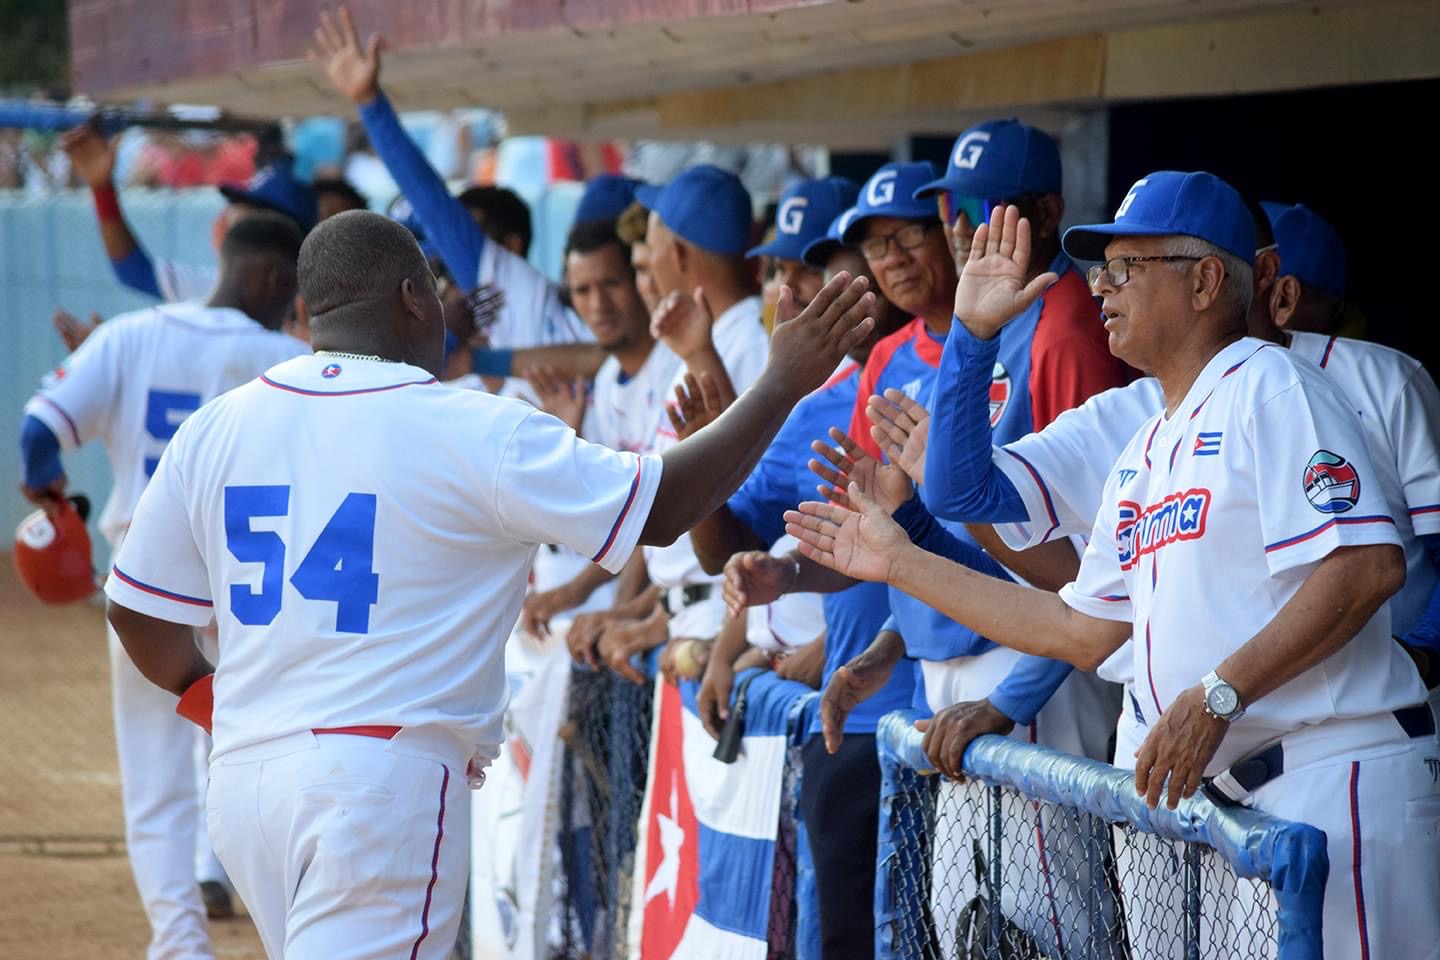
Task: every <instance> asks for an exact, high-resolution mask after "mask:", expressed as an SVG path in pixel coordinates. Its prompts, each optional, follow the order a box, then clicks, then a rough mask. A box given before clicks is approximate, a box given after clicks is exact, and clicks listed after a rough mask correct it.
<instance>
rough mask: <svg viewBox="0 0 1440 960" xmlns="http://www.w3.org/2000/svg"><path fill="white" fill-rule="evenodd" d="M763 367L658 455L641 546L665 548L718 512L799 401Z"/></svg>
mask: <svg viewBox="0 0 1440 960" xmlns="http://www.w3.org/2000/svg"><path fill="white" fill-rule="evenodd" d="M771 371H772V368H767V369H766V371H765V373H763V374H761V376H760V379H759V380H757V381H756V382H755V383H754V385H753V386H751V387H750V389H749V390H746V391H745V393H744V395H742V396H741V397H740V398H739V399H738V400H736V401H735V402H734V403H732V404H731V405H730V407H729V409H727V410H726V411H725V412H724V413H722V414H721V415H720V417H719V419H717V420H716V421H715V422H714V423H712V424H710V425H709V426H707V427H706V428H705V429H703V430H701V431H700V432H699V433H697V434H695V435H694V436H692V437H690V438H689V439H688V440H686V441H685V442H684V443H679V444H676V445H675V446H673V447H671V448H670V449H668V450H666V451H665V452H664V454H663V457H664V460H665V468H664V471H663V472H662V473H661V476H660V489H659V490H657V491H656V493H655V502H654V505H653V506H652V507H651V510H650V516H649V518H648V519H647V520H646V522H645V529H644V531H643V532H642V533H641V535H640V539H641V542H642V543H647V544H656V545H662V544H670V543H674V542H675V540H676V539H677V538H678V537H679V536H680V535H681V534H682V533H684V532H685V531H687V530H689V529H690V528H691V527H693V526H695V524H697V523H699V522H700V521H701V520H702V519H704V518H705V517H708V516H709V515H710V514H712V513H714V512H715V511H716V510H718V509H719V508H720V507H721V506H722V505H723V504H724V502H725V500H726V499H728V498H729V497H730V495H731V494H732V493H734V492H735V491H736V490H738V489H739V488H740V484H741V483H743V482H744V481H745V478H746V477H747V476H749V475H750V471H751V470H753V469H754V468H755V464H756V463H758V462H759V461H760V456H761V455H762V454H763V453H764V452H765V448H766V447H768V446H769V445H770V441H771V440H773V439H774V437H775V434H776V433H777V432H778V431H779V430H780V426H781V424H782V423H784V421H785V417H786V415H788V414H789V412H790V410H791V409H793V408H794V406H795V404H796V403H797V402H799V400H800V397H799V396H796V393H795V390H794V388H793V387H792V386H790V385H789V384H783V383H779V382H777V381H778V380H779V379H781V377H780V375H778V374H774V373H772V372H771Z"/></svg>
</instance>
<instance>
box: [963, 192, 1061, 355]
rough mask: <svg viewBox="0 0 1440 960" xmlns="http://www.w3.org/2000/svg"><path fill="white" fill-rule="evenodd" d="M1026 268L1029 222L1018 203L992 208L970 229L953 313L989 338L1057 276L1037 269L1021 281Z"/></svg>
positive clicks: (1022, 309)
mask: <svg viewBox="0 0 1440 960" xmlns="http://www.w3.org/2000/svg"><path fill="white" fill-rule="evenodd" d="M1029 271H1030V221H1029V220H1026V219H1025V218H1024V217H1021V216H1020V208H1019V207H1016V206H1013V205H1012V206H999V207H996V208H995V210H994V212H992V213H991V214H990V222H989V223H987V224H983V225H982V226H981V227H980V229H979V230H977V231H976V232H975V240H974V242H973V243H972V244H971V246H970V259H969V260H967V261H966V262H965V269H964V270H962V271H961V272H960V282H959V283H958V284H956V286H955V315H956V316H957V317H959V318H960V322H961V323H963V324H965V328H966V329H967V330H969V331H970V332H971V333H972V334H974V335H975V336H976V337H979V338H980V339H981V340H989V339H990V338H991V337H993V336H995V334H997V333H999V332H1000V328H1001V327H1003V326H1005V324H1006V323H1008V322H1009V321H1010V320H1012V319H1014V318H1015V317H1017V316H1019V315H1020V314H1021V313H1023V312H1024V311H1025V308H1026V307H1028V306H1030V304H1032V303H1034V302H1035V298H1036V297H1038V296H1040V294H1041V293H1043V292H1044V290H1045V288H1046V287H1048V286H1049V285H1050V284H1052V283H1054V282H1055V281H1056V280H1057V279H1058V278H1057V277H1056V275H1055V274H1053V273H1042V274H1041V275H1040V276H1038V277H1036V278H1035V279H1034V280H1031V281H1030V282H1029V283H1028V284H1027V283H1026V282H1025V276H1026V274H1027V273H1029Z"/></svg>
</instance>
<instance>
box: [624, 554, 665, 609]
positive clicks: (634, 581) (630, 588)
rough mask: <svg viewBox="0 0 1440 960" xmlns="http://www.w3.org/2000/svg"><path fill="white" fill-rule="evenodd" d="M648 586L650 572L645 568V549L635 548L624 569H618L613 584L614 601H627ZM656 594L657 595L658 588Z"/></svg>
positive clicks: (638, 594)
mask: <svg viewBox="0 0 1440 960" xmlns="http://www.w3.org/2000/svg"><path fill="white" fill-rule="evenodd" d="M649 586H650V572H649V571H648V570H646V569H645V551H644V550H636V551H635V552H634V553H632V554H631V555H630V559H629V560H628V561H627V562H626V564H625V569H624V570H621V571H620V577H619V580H618V581H617V582H616V584H615V601H616V603H617V604H621V603H629V602H630V601H632V600H634V599H635V598H636V597H638V596H640V595H641V594H642V593H644V592H645V590H646V588H647V587H649ZM656 595H657V596H658V595H659V591H658V588H657V590H656Z"/></svg>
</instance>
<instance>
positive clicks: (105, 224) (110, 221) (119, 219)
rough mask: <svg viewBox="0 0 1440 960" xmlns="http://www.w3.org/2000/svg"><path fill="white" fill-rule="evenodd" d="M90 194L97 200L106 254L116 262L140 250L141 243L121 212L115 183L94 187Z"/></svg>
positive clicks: (96, 207) (101, 234) (97, 213)
mask: <svg viewBox="0 0 1440 960" xmlns="http://www.w3.org/2000/svg"><path fill="white" fill-rule="evenodd" d="M90 194H91V196H92V197H93V198H94V200H95V214H96V218H97V219H98V220H99V221H100V240H101V241H102V242H103V243H104V244H105V256H107V257H109V258H110V260H111V262H115V261H118V260H124V259H125V258H126V257H128V256H130V255H131V254H132V253H134V252H135V251H136V250H139V249H140V244H139V242H138V241H137V240H136V239H135V235H134V234H133V233H131V232H130V225H129V224H128V223H126V222H125V217H124V215H123V214H122V213H121V212H120V198H119V194H118V193H117V192H116V190H115V184H113V183H106V184H104V185H102V186H96V187H92V188H91V189H90Z"/></svg>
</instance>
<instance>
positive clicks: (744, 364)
mask: <svg viewBox="0 0 1440 960" xmlns="http://www.w3.org/2000/svg"><path fill="white" fill-rule="evenodd" d="M710 335H711V338H712V339H713V340H714V343H715V351H716V353H718V354H720V360H721V362H722V363H724V364H725V372H726V373H728V374H729V375H730V385H731V386H732V387H734V388H735V393H736V394H737V395H738V394H740V393H743V392H744V391H745V390H746V389H747V388H748V387H749V386H750V384H752V383H754V382H755V381H756V380H757V379H758V378H759V376H760V374H761V372H763V371H764V369H765V361H766V359H767V358H768V357H769V355H770V337H769V335H768V334H767V333H766V332H765V327H764V325H763V324H762V323H761V322H760V298H759V297H746V298H745V299H744V300H741V301H740V302H739V303H736V304H734V305H733V306H731V307H730V309H728V310H726V311H725V312H724V313H722V314H720V316H718V317H716V318H715V326H714V327H713V328H712V329H711V334H710ZM684 382H685V369H684V366H683V365H682V366H681V367H680V368H679V369H677V371H676V373H675V378H674V380H672V381H671V383H670V385H669V386H668V387H667V388H666V390H665V395H666V396H667V397H669V396H674V393H675V387H676V386H678V385H680V384H683V383H684ZM677 442H678V441H677V440H676V439H675V432H674V431H673V430H671V429H670V421H669V420H668V419H663V418H662V420H661V422H660V426H659V429H658V430H657V432H656V440H655V451H656V452H657V453H658V452H661V451H664V450H668V449H669V448H670V447H673V446H674V445H675V444H676V443H677ZM645 566H646V567H647V568H648V569H649V571H650V579H651V580H652V581H654V582H655V583H658V584H659V585H660V586H662V587H680V586H686V585H688V584H696V583H718V582H719V579H720V578H719V577H712V576H709V575H708V574H706V573H705V571H704V570H703V569H701V567H700V561H699V560H697V559H696V558H695V550H694V548H693V547H691V546H690V535H689V534H688V533H687V534H685V535H684V536H682V537H681V538H680V539H679V540H676V541H675V542H674V543H672V544H671V545H670V546H668V547H646V548H645ZM717 626H718V624H717ZM697 635H698V634H697Z"/></svg>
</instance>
